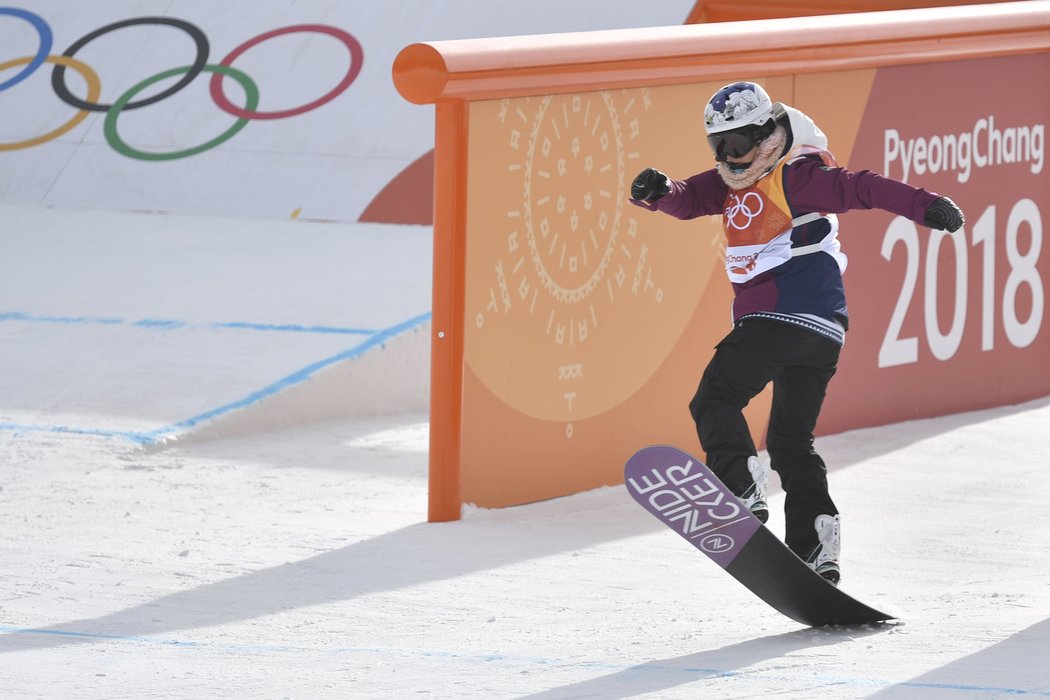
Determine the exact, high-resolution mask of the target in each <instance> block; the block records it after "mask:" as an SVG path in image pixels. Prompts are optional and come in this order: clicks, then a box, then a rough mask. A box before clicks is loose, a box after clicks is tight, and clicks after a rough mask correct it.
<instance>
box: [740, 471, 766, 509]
mask: <svg viewBox="0 0 1050 700" xmlns="http://www.w3.org/2000/svg"><path fill="white" fill-rule="evenodd" d="M747 470H748V471H749V472H750V473H751V486H749V487H748V488H747V490H746V491H744V493H743V494H741V496H740V500H741V501H743V502H744V505H745V506H747V509H748V510H750V511H751V513H752V515H754V516H755V517H756V518H758V519H759V520H761V521H762V522H766V521H767V520H769V505H768V504H766V487H767V486H768V484H769V465H767V464H763V463H762V462H760V461H758V457H748V458H747Z"/></svg>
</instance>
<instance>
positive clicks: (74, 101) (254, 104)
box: [0, 7, 364, 161]
mask: <svg viewBox="0 0 1050 700" xmlns="http://www.w3.org/2000/svg"><path fill="white" fill-rule="evenodd" d="M3 15H7V16H11V17H16V18H18V19H21V20H24V21H26V22H28V23H29V24H30V25H32V27H33V28H34V29H35V30H36V32H37V34H38V35H39V41H40V44H39V47H38V49H37V52H36V54H35V55H33V56H25V57H22V58H15V59H12V60H8V61H5V62H2V63H0V73H2V72H3V71H6V70H9V69H11V68H16V67H18V66H25V67H24V68H22V69H21V70H20V71H19V72H18V73H16V74H15V75H13V76H11V77H10V78H8V79H6V80H2V81H0V92H3V91H4V90H7V89H10V88H12V87H14V86H16V85H18V84H19V83H20V82H22V81H23V80H25V79H26V78H28V77H29V76H30V75H32V74H33V73H34V72H35V71H36V70H37V69H38V68H40V67H41V66H42V65H44V64H45V63H49V64H52V65H54V69H53V70H52V73H51V87H52V89H53V90H54V92H55V95H57V96H58V98H59V99H60V100H62V101H63V102H65V103H66V104H68V105H69V106H71V107H74V108H76V109H77V110H78V111H77V113H76V114H75V115H74V116H73V117H72V118H71V119H70V120H69V121H67V122H66V123H65V124H62V125H61V126H59V127H57V128H56V129H53V130H52V131H49V132H47V133H45V134H42V135H40V136H35V137H33V138H29V139H25V140H23V141H17V142H13V143H0V151H13V150H17V149H22V148H30V147H32V146H37V145H40V144H42V143H47V142H48V141H53V140H54V139H57V138H58V137H60V136H62V135H63V134H65V133H67V132H69V131H70V130H71V129H73V128H74V127H76V126H77V125H78V124H80V123H81V122H82V121H84V119H85V118H87V116H88V114H89V113H90V112H104V113H105V114H106V117H105V121H104V122H103V133H104V134H105V137H106V142H107V143H109V145H110V146H111V147H112V148H113V150H115V151H117V152H118V153H121V154H123V155H125V156H128V157H129V158H136V159H139V160H153V161H159V160H174V159H177V158H185V157H187V156H192V155H196V154H198V153H202V152H204V151H207V150H209V149H211V148H214V147H216V146H218V145H219V144H221V143H223V142H225V141H227V140H229V139H230V138H232V137H233V136H234V135H235V134H237V132H239V131H240V130H241V129H243V128H244V127H245V126H246V125H247V124H248V122H249V121H251V120H255V119H286V118H288V117H294V116H297V115H300V114H303V113H304V112H309V111H311V110H314V109H317V108H318V107H320V106H322V105H324V104H327V103H328V102H331V101H332V100H334V99H335V98H336V97H338V96H339V95H341V94H342V93H343V92H344V91H345V90H346V89H347V88H348V87H350V84H351V83H353V82H354V80H355V79H356V78H357V76H358V74H359V73H360V72H361V66H362V63H363V62H364V51H363V50H362V48H361V44H360V43H359V42H358V41H357V39H355V38H354V37H353V36H352V35H351V34H350V33H349V32H346V31H344V30H342V29H339V28H338V27H332V26H329V25H325V24H296V25H291V26H288V27H281V28H279V29H273V30H271V31H268V32H265V33H263V34H260V35H258V36H256V37H253V38H251V39H248V40H247V41H245V42H244V43H242V44H241V45H240V46H238V47H236V48H234V49H233V50H232V51H230V52H229V53H228V54H227V55H226V57H225V58H223V59H222V60H221V61H219V62H218V63H208V55H209V53H210V51H211V47H210V45H209V42H208V38H207V36H205V34H204V32H203V31H201V29H200V28H199V27H197V26H195V25H193V24H191V23H189V22H187V21H185V20H181V19H176V18H174V17H136V18H133V19H126V20H122V21H119V22H114V23H112V24H107V25H106V26H104V27H100V28H98V29H96V30H94V31H92V32H89V33H87V34H85V35H84V36H82V37H80V38H79V39H77V40H76V41H74V42H73V43H72V44H70V46H69V48H67V49H66V50H65V51H63V52H62V54H61V55H58V56H55V55H52V54H51V46H52V43H53V40H54V37H53V34H52V32H51V28H50V26H48V24H47V22H46V21H44V19H43V18H41V17H40V16H38V15H36V14H34V13H32V12H29V11H28V10H22V9H19V8H13V7H0V16H3ZM138 25H160V26H167V27H172V28H174V29H178V30H180V31H182V32H184V33H186V34H187V35H189V37H190V39H192V40H193V43H194V45H195V46H196V49H197V52H196V56H195V57H194V59H193V62H192V63H190V64H189V65H187V66H180V67H176V68H171V69H170V70H166V71H163V72H161V73H158V74H157V75H154V76H151V77H149V78H146V79H145V80H142V81H141V82H139V83H137V84H135V85H133V86H132V87H130V88H129V89H128V90H127V91H125V92H124V94H123V95H121V96H119V97H118V98H117V99H116V100H115V101H114V102H113V103H112V104H103V103H101V102H99V99H100V96H101V94H102V82H101V80H100V79H99V77H98V74H97V73H96V72H95V71H94V69H92V68H91V67H90V66H88V65H87V64H86V63H84V62H82V61H80V60H78V59H76V58H75V55H76V53H77V52H78V51H80V50H81V49H82V48H84V46H85V45H87V44H89V43H90V42H92V41H94V40H95V39H98V38H99V37H101V36H103V35H105V34H109V33H110V32H113V31H116V30H118V29H123V28H124V27H132V26H138ZM297 33H314V34H326V35H328V36H331V37H333V38H335V39H337V40H338V41H340V42H341V43H342V44H343V45H344V46H345V47H346V49H347V51H348V52H349V53H350V67H349V68H348V69H347V71H346V74H345V75H343V77H342V79H341V80H340V81H339V83H338V84H337V85H336V86H335V87H333V88H332V89H331V90H329V91H328V92H326V93H324V94H323V95H321V96H320V97H318V98H316V99H314V100H312V101H310V102H307V103H305V104H302V105H299V106H296V107H292V108H289V109H283V110H278V111H270V112H263V111H258V107H259V88H258V86H257V85H256V84H255V81H253V80H252V79H251V78H250V77H249V76H248V75H247V74H245V73H244V72H243V71H240V70H238V69H236V68H234V67H233V65H232V64H233V62H234V61H235V60H237V58H238V57H239V56H240V55H241V54H243V53H244V52H245V51H247V50H249V49H251V48H253V47H254V46H257V45H259V44H261V43H263V42H264V41H267V40H269V39H273V38H274V37H278V36H283V35H286V34H297ZM67 68H69V69H72V70H74V71H76V72H77V73H79V74H80V76H81V78H83V80H84V83H85V84H86V85H87V94H86V96H85V98H83V99H82V98H80V97H77V96H76V95H74V94H73V93H72V92H70V90H69V88H68V87H67V85H66V69H67ZM201 73H209V74H210V75H211V78H210V82H209V85H208V88H209V93H210V95H211V98H212V101H214V102H215V104H216V105H217V106H218V107H219V109H221V110H222V111H224V112H226V113H227V114H229V115H231V116H233V117H236V118H237V120H236V121H235V122H234V123H233V125H232V126H231V127H230V128H229V129H227V130H226V131H224V132H223V133H221V134H219V135H218V136H216V137H214V138H212V139H211V140H209V141H207V142H205V143H203V144H200V145H197V146H193V147H190V148H186V149H183V150H180V151H170V152H166V153H155V152H147V151H140V150H138V149H135V148H133V147H131V146H129V145H128V144H127V143H125V142H124V140H123V139H122V138H121V137H120V134H119V132H118V130H117V122H118V120H119V118H120V115H121V113H123V112H126V111H128V110H132V109H139V108H142V107H146V106H148V105H151V104H155V103H157V102H160V101H162V100H164V99H166V98H168V97H171V96H172V95H174V94H175V93H177V92H179V91H180V90H182V89H183V88H185V87H186V86H187V85H189V84H190V83H192V82H193V81H194V80H195V79H196V78H197V77H198V76H199V75H200V74H201ZM176 76H181V77H179V79H178V80H177V81H176V82H175V83H174V84H172V85H171V86H169V87H167V88H165V89H164V90H161V91H160V92H158V93H156V94H155V95H152V96H150V97H146V98H142V99H138V100H136V99H135V98H136V97H138V95H139V94H140V93H142V92H143V91H144V90H146V89H147V88H149V87H150V86H152V85H154V84H156V83H159V82H162V81H164V80H167V79H169V78H174V77H176ZM224 77H228V78H231V79H232V80H234V81H236V82H237V83H239V84H240V85H241V87H242V88H243V90H244V104H243V105H241V106H238V105H235V104H234V103H233V102H231V101H230V100H229V99H228V98H227V97H226V94H225V93H224V92H223V82H222V80H223V78H224Z"/></svg>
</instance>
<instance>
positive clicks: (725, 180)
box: [631, 82, 965, 583]
mask: <svg viewBox="0 0 1050 700" xmlns="http://www.w3.org/2000/svg"><path fill="white" fill-rule="evenodd" d="M704 126H705V128H706V131H707V140H708V143H709V144H710V146H711V149H712V150H713V151H714V156H715V161H716V164H715V167H714V168H712V169H710V170H706V171H704V172H702V173H699V174H697V175H693V176H692V177H689V178H687V179H685V180H673V179H671V178H669V177H668V176H667V175H665V174H664V173H662V172H660V171H659V170H657V169H655V168H646V169H645V170H643V171H642V172H641V173H639V174H638V176H637V177H636V178H635V179H634V182H633V183H632V184H631V202H632V203H634V204H636V205H638V206H641V207H645V208H646V209H649V210H651V211H661V212H663V213H665V214H670V215H671V216H674V217H676V218H679V219H693V218H696V217H699V216H704V215H713V214H721V216H722V225H723V229H724V233H725V236H726V256H725V267H726V273H727V275H728V276H729V281H730V282H731V284H732V286H733V292H734V294H735V298H734V301H733V329H732V331H730V333H729V334H728V335H727V336H726V337H725V338H724V339H723V340H722V341H721V342H720V343H719V344H718V345H717V346H716V348H715V354H714V357H713V358H712V359H711V362H710V363H709V364H708V365H707V368H706V369H705V370H704V373H703V376H702V377H701V379H700V385H699V387H698V389H697V391H696V395H695V396H694V397H693V400H692V402H691V403H690V404H689V410H690V413H691V414H692V416H693V420H694V421H695V422H696V429H697V435H698V437H699V439H700V445H701V447H702V448H703V449H704V450H705V451H706V452H707V460H708V466H709V467H710V468H711V470H712V471H713V472H714V473H715V474H716V475H717V476H718V477H719V478H720V479H721V480H722V481H723V482H724V483H725V484H726V486H727V487H728V488H729V489H731V490H732V491H733V493H735V494H736V495H737V496H738V497H739V498H740V499H741V500H742V501H744V503H745V504H746V505H747V506H748V507H749V508H750V509H751V511H752V512H753V513H754V514H755V515H756V516H757V517H759V518H760V519H761V520H762V521H763V522H765V521H766V520H767V519H768V516H769V511H768V506H767V504H766V489H767V478H768V473H769V472H768V470H769V468H770V467H772V469H773V470H774V471H776V472H777V473H778V474H779V475H780V479H781V484H782V485H783V487H784V492H785V503H784V510H785V520H786V522H785V530H786V532H785V538H784V542H785V544H787V546H788V547H789V548H790V549H791V550H792V551H793V552H795V554H797V555H798V556H799V557H801V558H802V559H803V560H805V561H806V562H807V563H808V564H809V565H810V567H811V568H813V569H814V570H815V571H816V572H817V573H818V574H820V575H821V576H823V577H824V578H826V579H828V580H829V581H831V582H833V583H837V582H838V580H839V576H840V572H839V563H838V558H839V551H840V530H839V527H840V522H839V513H838V509H837V508H836V507H835V503H834V502H833V501H832V499H831V496H830V494H829V493H828V481H827V468H826V466H825V464H824V461H823V460H822V459H821V457H820V455H819V454H817V452H816V451H815V450H814V448H813V431H814V429H815V427H816V423H817V417H818V415H819V413H820V409H821V405H822V403H823V401H824V396H825V392H826V390H827V385H828V382H829V381H830V380H831V377H832V376H833V375H834V374H835V370H836V367H837V365H838V360H839V353H840V351H841V349H842V344H843V342H844V339H845V333H846V329H847V327H848V323H849V316H848V314H847V310H846V297H845V290H844V287H843V283H842V273H843V272H844V271H845V269H846V256H845V255H844V254H843V253H842V252H841V250H840V244H839V241H838V219H837V217H836V216H835V214H836V213H841V212H846V211H849V210H851V209H883V210H886V211H889V212H892V213H894V214H898V215H900V216H904V217H907V218H908V219H911V220H912V221H915V222H916V223H919V224H922V225H924V226H927V227H930V228H935V229H946V230H948V231H951V232H954V231H956V230H958V229H959V228H960V227H961V226H962V225H963V224H964V223H965V219H964V216H963V212H962V210H961V209H960V208H959V207H958V206H957V205H956V204H955V202H953V201H952V200H951V199H949V198H948V197H945V196H941V195H939V194H936V193H933V192H928V191H926V190H924V189H921V188H915V187H912V186H910V185H908V184H905V183H903V182H899V181H897V180H893V179H890V178H887V177H883V176H881V175H879V174H877V173H874V172H871V171H869V170H862V171H859V172H852V171H849V170H846V169H845V168H840V167H838V164H837V163H836V161H835V158H834V156H833V155H832V154H831V152H829V151H828V150H827V147H828V143H827V138H826V137H825V136H824V133H823V132H822V131H821V130H820V129H819V128H817V126H816V124H814V123H813V121H812V120H811V119H810V118H809V117H808V116H806V115H805V114H803V113H802V112H800V111H799V110H797V109H795V108H793V107H790V106H787V105H783V104H781V103H775V102H773V101H772V100H771V99H770V97H769V95H768V94H767V93H766V91H765V89H763V88H762V86H761V85H758V84H757V83H753V82H735V83H731V84H729V85H726V86H724V87H722V88H720V89H719V90H718V91H717V92H716V93H715V94H714V96H712V97H711V99H710V101H709V102H708V103H707V106H706V108H705V110H704ZM770 382H772V383H773V403H772V408H771V411H770V417H769V428H768V432H767V437H766V447H767V449H768V452H769V457H770V463H769V464H768V465H767V464H764V463H762V462H760V461H759V459H758V457H757V450H756V448H755V445H754V442H753V441H752V439H751V434H750V431H749V429H748V426H747V422H746V421H745V419H744V417H743V413H742V411H743V408H744V407H745V406H747V404H748V402H750V401H751V399H752V398H754V397H755V396H756V395H757V394H758V393H759V392H760V391H762V390H763V389H764V388H765V387H766V385H767V384H769V383H770Z"/></svg>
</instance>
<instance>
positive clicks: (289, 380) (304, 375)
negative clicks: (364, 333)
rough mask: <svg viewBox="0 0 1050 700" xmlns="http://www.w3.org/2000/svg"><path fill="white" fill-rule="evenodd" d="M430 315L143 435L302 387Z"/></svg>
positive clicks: (158, 434)
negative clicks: (303, 384) (235, 398)
mask: <svg viewBox="0 0 1050 700" xmlns="http://www.w3.org/2000/svg"><path fill="white" fill-rule="evenodd" d="M430 316H431V315H430V312H429V311H428V312H427V313H425V314H421V315H419V316H416V317H415V318H410V319H408V320H407V321H404V322H403V323H399V324H397V325H396V326H391V327H390V328H387V329H385V330H382V331H379V332H377V333H374V334H372V336H371V337H369V338H367V339H366V340H365V341H364V342H362V343H361V344H359V345H357V346H355V347H352V348H350V349H349V350H344V351H343V352H341V353H339V354H337V355H332V356H331V357H327V358H325V359H323V360H320V361H318V362H315V363H313V364H312V365H307V366H306V367H303V368H302V369H300V370H298V371H296V372H293V373H292V374H289V375H288V376H287V377H284V378H283V379H279V380H277V381H276V382H274V383H273V384H270V385H269V386H265V387H263V388H262V389H259V390H258V391H254V392H252V393H251V394H248V395H247V396H245V397H244V398H242V399H239V400H237V401H233V402H231V403H228V404H226V405H225V406H219V407H218V408H214V409H212V410H210V411H205V412H204V413H201V414H199V415H196V416H193V417H191V418H187V419H186V420H183V421H180V422H178V423H175V424H173V425H169V426H167V427H164V428H158V429H157V430H153V431H151V432H149V433H146V434H145V435H146V436H147V437H148V438H149V441H150V442H153V441H156V440H159V439H161V438H163V437H165V436H169V435H174V434H176V433H178V432H181V431H183V430H187V429H189V428H192V427H194V426H196V425H200V424H201V423H203V422H205V421H208V420H212V419H214V418H218V417H219V416H221V415H223V414H226V413H229V412H230V411H236V410H237V409H240V408H245V407H247V406H251V405H252V404H254V403H258V402H259V401H262V400H263V399H265V398H267V397H269V396H273V395H274V394H276V393H278V392H280V391H283V390H284V389H287V388H289V387H292V386H295V385H296V384H301V383H302V382H304V381H306V380H307V379H309V378H310V376H311V375H313V374H314V373H316V372H318V371H320V370H322V369H324V368H325V367H328V366H329V365H333V364H335V363H337V362H342V361H343V360H350V359H353V358H355V357H358V356H360V355H362V354H363V353H365V352H367V351H368V350H370V349H372V348H374V347H376V346H377V345H382V344H383V343H385V342H386V341H387V340H389V339H390V338H392V337H394V336H395V335H398V334H400V333H404V332H405V331H408V330H411V329H413V328H415V327H416V326H418V325H420V324H422V323H425V322H426V321H429V320H430Z"/></svg>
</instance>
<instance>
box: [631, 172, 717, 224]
mask: <svg viewBox="0 0 1050 700" xmlns="http://www.w3.org/2000/svg"><path fill="white" fill-rule="evenodd" d="M727 190H728V188H727V187H726V184H725V183H724V182H723V181H722V178H721V177H719V175H718V171H717V170H715V169H713V168H712V169H711V170H707V171H705V172H702V173H700V174H698V175H693V176H692V177H691V178H689V179H687V180H671V191H670V192H668V193H667V194H665V195H664V196H663V197H661V198H660V199H658V200H657V201H656V202H652V203H650V202H639V201H638V200H636V199H632V200H631V203H632V204H636V205H638V206H640V207H643V208H645V209H648V210H649V211H662V212H663V213H665V214H670V215H671V216H673V217H675V218H676V219H695V218H696V217H698V216H705V215H708V214H721V213H722V208H723V206H724V202H725V199H726V192H727Z"/></svg>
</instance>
